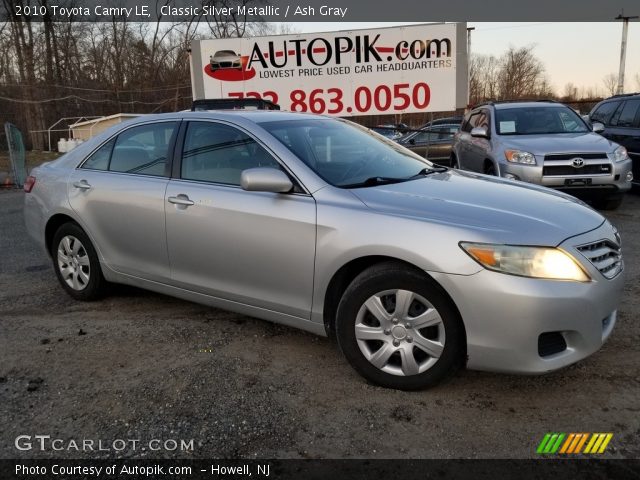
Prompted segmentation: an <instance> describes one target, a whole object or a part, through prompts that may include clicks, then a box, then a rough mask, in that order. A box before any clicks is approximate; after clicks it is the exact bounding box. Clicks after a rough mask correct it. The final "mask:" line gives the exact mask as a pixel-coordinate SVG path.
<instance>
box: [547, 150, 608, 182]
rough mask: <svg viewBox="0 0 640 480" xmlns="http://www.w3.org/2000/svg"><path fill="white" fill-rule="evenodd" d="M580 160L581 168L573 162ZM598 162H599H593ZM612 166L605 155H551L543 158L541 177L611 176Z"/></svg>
mask: <svg viewBox="0 0 640 480" xmlns="http://www.w3.org/2000/svg"><path fill="white" fill-rule="evenodd" d="M576 158H580V159H581V160H582V162H581V163H582V166H580V167H576V166H574V164H573V160H574V159H576ZM594 160H600V162H594ZM612 172H613V166H612V165H611V162H610V161H609V158H608V157H607V154H606V153H604V152H603V153H551V154H549V155H545V156H544V166H543V168H542V175H543V176H545V177H553V176H556V177H570V176H574V175H592V176H593V175H611V173H612Z"/></svg>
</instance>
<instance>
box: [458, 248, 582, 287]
mask: <svg viewBox="0 0 640 480" xmlns="http://www.w3.org/2000/svg"><path fill="white" fill-rule="evenodd" d="M460 247H462V249H463V250H464V251H465V252H467V253H468V254H469V255H470V256H471V258H473V259H474V260H475V261H476V262H478V263H479V264H480V265H482V266H483V267H484V268H487V269H489V270H494V271H496V272H501V273H509V274H511V275H521V276H523V277H533V278H545V279H550V280H573V281H576V282H588V281H589V280H591V278H590V277H589V275H587V273H586V272H585V271H584V270H583V269H582V267H581V266H580V265H579V264H578V262H577V261H576V260H575V259H574V258H573V257H572V256H571V255H569V254H568V253H565V252H564V251H562V250H559V249H557V248H550V247H519V246H513V245H492V244H488V243H465V242H461V243H460Z"/></svg>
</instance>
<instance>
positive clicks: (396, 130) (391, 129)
mask: <svg viewBox="0 0 640 480" xmlns="http://www.w3.org/2000/svg"><path fill="white" fill-rule="evenodd" d="M371 130H373V131H374V132H376V133H379V134H380V135H382V136H383V137H386V138H388V139H389V140H396V141H397V140H399V139H400V138H402V136H404V135H405V134H406V133H407V132H408V131H409V130H411V129H410V128H409V126H408V125H405V124H404V123H390V124H386V125H377V126H375V127H371Z"/></svg>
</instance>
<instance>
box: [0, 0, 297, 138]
mask: <svg viewBox="0 0 640 480" xmlns="http://www.w3.org/2000/svg"><path fill="white" fill-rule="evenodd" d="M254 1H259V0H244V3H245V4H249V3H251V2H254ZM0 2H1V3H0V9H2V8H4V9H5V10H6V11H7V12H9V19H10V21H7V22H5V23H0V52H1V53H0V112H2V120H3V121H10V122H12V123H14V124H16V125H17V126H18V127H19V128H20V129H21V130H22V131H23V132H24V133H25V139H26V141H27V143H28V146H29V147H30V148H34V149H38V150H41V149H44V148H46V147H47V136H46V133H44V132H43V131H45V130H46V129H47V128H48V127H49V126H51V125H52V124H53V123H55V122H56V121H58V120H59V119H61V118H63V117H80V116H87V117H88V116H103V115H111V114H114V113H120V112H124V113H153V112H166V111H176V110H183V109H186V108H189V107H190V105H191V81H190V74H189V49H190V45H191V42H192V41H193V40H196V39H200V38H228V37H243V36H256V35H266V34H272V33H287V32H286V26H285V27H284V28H283V27H279V28H280V30H279V31H277V29H276V28H275V27H274V26H273V25H271V24H268V23H260V22H249V21H247V18H240V17H235V16H234V17H222V16H220V17H212V16H207V17H206V18H203V17H193V18H190V19H189V20H188V21H183V22H163V21H162V18H160V20H161V21H160V22H154V23H131V22H126V21H123V20H124V19H117V20H118V21H112V22H92V23H89V22H84V23H83V22H76V21H67V22H54V21H51V18H49V17H47V16H45V17H43V18H41V21H38V22H35V21H30V19H29V18H28V17H22V16H17V15H13V16H12V15H11V12H15V5H16V4H21V3H24V4H27V3H28V2H26V0H17V1H16V0H0ZM47 2H50V0H38V2H36V4H40V5H46V4H47ZM225 2H229V0H216V5H217V6H219V5H221V4H223V3H225ZM33 3H34V2H30V4H33ZM169 3H171V0H158V4H157V9H158V11H159V10H160V7H161V6H162V4H164V5H167V4H169ZM229 3H230V2H229ZM235 3H237V2H235ZM235 3H234V4H235ZM61 125H65V124H64V122H62V123H61ZM27 132H29V133H28V134H27ZM66 136H67V135H66V134H65V133H58V134H57V135H56V138H55V140H57V138H58V137H66Z"/></svg>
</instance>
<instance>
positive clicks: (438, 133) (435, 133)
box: [398, 123, 460, 166]
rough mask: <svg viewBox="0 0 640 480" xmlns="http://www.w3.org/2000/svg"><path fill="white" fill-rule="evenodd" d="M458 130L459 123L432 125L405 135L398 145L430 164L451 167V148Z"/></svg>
mask: <svg viewBox="0 0 640 480" xmlns="http://www.w3.org/2000/svg"><path fill="white" fill-rule="evenodd" d="M459 128H460V124H459V123H457V124H450V123H449V124H447V123H444V124H434V125H433V126H427V127H423V128H421V129H420V130H418V131H416V132H411V133H409V134H407V135H405V136H404V137H402V138H400V139H399V140H398V143H399V144H400V145H402V146H403V147H405V148H408V149H409V150H411V151H412V152H415V153H417V154H418V155H420V156H421V157H424V158H427V159H429V161H431V162H434V163H438V164H440V165H447V166H451V146H452V145H453V138H454V135H455V134H456V132H457V131H458V130H459Z"/></svg>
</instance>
